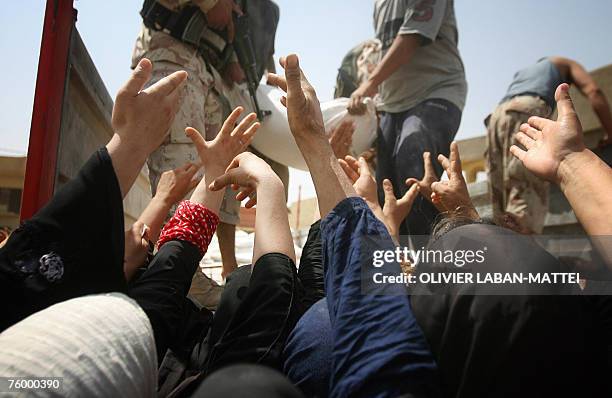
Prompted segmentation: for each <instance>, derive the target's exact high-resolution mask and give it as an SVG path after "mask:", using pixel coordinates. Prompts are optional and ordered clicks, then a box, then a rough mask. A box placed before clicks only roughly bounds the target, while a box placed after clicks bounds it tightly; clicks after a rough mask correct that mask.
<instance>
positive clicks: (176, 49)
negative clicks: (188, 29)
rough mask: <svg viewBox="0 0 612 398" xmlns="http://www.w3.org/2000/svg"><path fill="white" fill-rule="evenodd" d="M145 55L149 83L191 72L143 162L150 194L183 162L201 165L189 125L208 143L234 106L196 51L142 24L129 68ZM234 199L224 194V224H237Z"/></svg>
mask: <svg viewBox="0 0 612 398" xmlns="http://www.w3.org/2000/svg"><path fill="white" fill-rule="evenodd" d="M184 3H187V2H186V1H181V0H172V1H170V0H165V1H163V2H162V4H163V5H165V6H167V7H169V8H177V7H179V6H182V5H183V4H184ZM194 3H208V5H210V7H212V6H213V5H214V4H215V3H216V2H214V1H213V2H210V1H208V2H207V1H205V2H202V1H200V2H194ZM172 5H174V7H172ZM143 57H146V58H149V59H150V60H151V61H152V62H153V75H152V78H151V80H150V81H149V82H148V83H147V84H148V85H152V84H154V83H155V82H157V81H159V80H160V79H161V78H163V77H164V76H167V75H168V74H170V73H172V72H175V71H178V70H185V71H187V72H188V73H189V77H188V78H187V83H186V85H185V87H184V89H183V92H182V93H181V107H180V109H179V110H178V112H177V114H176V117H175V119H174V122H173V123H172V126H171V127H170V134H169V135H168V137H167V138H166V140H165V142H164V143H163V144H162V145H161V146H160V147H159V148H158V149H157V150H156V151H155V152H153V153H152V154H151V155H150V156H149V159H148V162H147V165H148V167H149V180H150V182H151V191H152V194H155V191H156V188H157V184H158V182H159V178H160V176H161V174H162V173H163V172H164V171H167V170H171V169H174V168H177V167H180V166H182V165H184V164H185V163H187V162H194V163H198V162H199V156H198V154H197V151H196V150H195V147H194V146H193V144H192V142H191V140H190V139H189V138H188V137H187V136H186V135H185V127H188V126H191V127H193V128H195V129H197V130H198V131H199V132H200V133H202V135H203V136H204V137H205V138H206V139H207V140H211V139H213V138H214V137H215V136H216V135H217V133H218V132H219V130H220V129H221V126H222V125H223V121H224V120H225V118H226V117H227V116H228V115H229V113H230V112H231V107H232V104H230V103H229V101H228V100H227V99H226V98H225V92H224V91H225V89H226V88H225V85H224V83H223V79H222V78H221V75H220V74H219V72H218V71H216V70H215V69H214V68H213V67H212V66H211V65H209V64H208V63H206V62H205V60H204V59H203V58H202V56H201V55H200V54H199V52H198V51H197V49H196V48H195V47H193V46H190V45H188V44H185V43H182V42H181V41H179V40H176V39H175V38H173V37H172V36H170V35H168V34H166V33H163V32H158V31H155V30H151V29H148V28H146V27H145V26H144V25H143V27H142V29H141V30H140V33H139V35H138V38H137V40H136V45H135V47H134V52H133V54H132V67H135V66H136V64H137V63H138V61H140V59H142V58H143ZM232 195H235V193H232V191H231V190H227V191H226V193H225V197H224V199H223V203H222V205H221V210H220V212H219V218H220V219H221V222H223V223H227V224H234V225H235V224H237V223H238V222H239V210H240V203H239V202H237V201H236V200H235V199H233V197H232Z"/></svg>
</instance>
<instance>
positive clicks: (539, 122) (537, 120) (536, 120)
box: [527, 116, 552, 130]
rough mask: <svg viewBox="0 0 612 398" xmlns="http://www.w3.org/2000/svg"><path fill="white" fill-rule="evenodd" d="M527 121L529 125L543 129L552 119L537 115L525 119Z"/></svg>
mask: <svg viewBox="0 0 612 398" xmlns="http://www.w3.org/2000/svg"><path fill="white" fill-rule="evenodd" d="M527 122H528V123H529V125H530V126H531V127H534V128H536V129H538V130H544V127H546V126H547V125H548V124H549V123H552V120H548V119H545V118H543V117H539V116H532V117H530V118H529V119H528V120H527Z"/></svg>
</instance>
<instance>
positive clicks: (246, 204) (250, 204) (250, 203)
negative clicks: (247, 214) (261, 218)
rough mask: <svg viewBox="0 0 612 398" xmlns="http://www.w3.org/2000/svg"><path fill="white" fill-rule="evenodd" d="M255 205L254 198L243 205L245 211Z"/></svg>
mask: <svg viewBox="0 0 612 398" xmlns="http://www.w3.org/2000/svg"><path fill="white" fill-rule="evenodd" d="M256 204H257V198H256V197H255V198H251V199H249V201H248V202H246V203H245V204H244V207H246V208H247V209H250V208H251V207H253V206H255V205H256Z"/></svg>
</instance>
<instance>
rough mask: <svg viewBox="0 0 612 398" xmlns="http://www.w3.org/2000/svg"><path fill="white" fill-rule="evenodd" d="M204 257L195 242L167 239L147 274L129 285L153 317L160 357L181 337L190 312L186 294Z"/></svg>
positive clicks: (158, 355)
mask: <svg viewBox="0 0 612 398" xmlns="http://www.w3.org/2000/svg"><path fill="white" fill-rule="evenodd" d="M201 259H202V255H201V254H200V250H199V249H198V248H197V247H196V246H195V245H193V244H191V243H189V242H185V241H180V240H174V241H170V242H167V243H166V244H164V245H163V246H162V247H161V248H160V249H159V251H158V252H157V254H156V255H155V257H153V260H152V261H151V263H150V264H149V267H148V268H147V270H146V271H145V272H144V274H142V276H141V277H139V278H138V279H137V280H136V281H134V282H133V283H132V284H131V285H130V289H129V295H130V297H132V298H133V299H134V300H136V302H138V304H139V305H140V306H141V307H142V309H143V310H144V311H145V313H146V314H147V316H148V317H149V320H150V321H151V326H152V327H153V334H154V336H155V345H156V347H157V357H158V358H159V359H160V360H161V359H162V358H163V357H164V354H165V352H166V350H167V349H168V348H169V347H170V346H171V345H172V344H173V343H174V342H176V341H177V340H178V336H179V335H180V331H181V326H182V325H183V323H184V322H183V320H184V318H185V317H184V314H186V313H188V308H187V304H188V302H187V298H186V296H187V293H188V292H189V287H190V286H191V280H192V278H193V274H194V273H195V271H196V270H197V268H198V265H199V263H200V260H201Z"/></svg>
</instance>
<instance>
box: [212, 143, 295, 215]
mask: <svg viewBox="0 0 612 398" xmlns="http://www.w3.org/2000/svg"><path fill="white" fill-rule="evenodd" d="M279 183H280V185H281V186H282V185H283V183H282V182H281V180H280V178H279V177H278V176H277V175H276V173H274V171H273V170H272V168H271V167H270V165H268V164H267V163H266V162H265V161H263V160H262V159H260V158H259V157H257V156H255V155H254V154H252V153H250V152H244V153H241V154H239V155H238V156H236V157H235V158H234V160H232V162H231V163H230V165H229V166H228V167H227V170H226V171H225V174H223V175H221V176H219V177H217V178H216V179H215V180H214V181H213V182H212V183H211V184H210V185H209V189H210V190H211V191H219V190H221V189H223V188H225V187H226V186H228V185H231V186H232V188H233V189H240V192H238V195H236V200H239V201H242V200H243V199H246V198H247V197H248V196H250V195H251V194H252V193H254V192H256V191H257V189H258V188H259V187H260V185H262V184H263V185H266V184H276V185H277V184H279ZM256 203H257V200H256V199H255V198H254V197H252V198H251V199H249V201H248V202H247V203H246V204H245V207H247V208H251V207H253V206H255V204H256Z"/></svg>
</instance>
